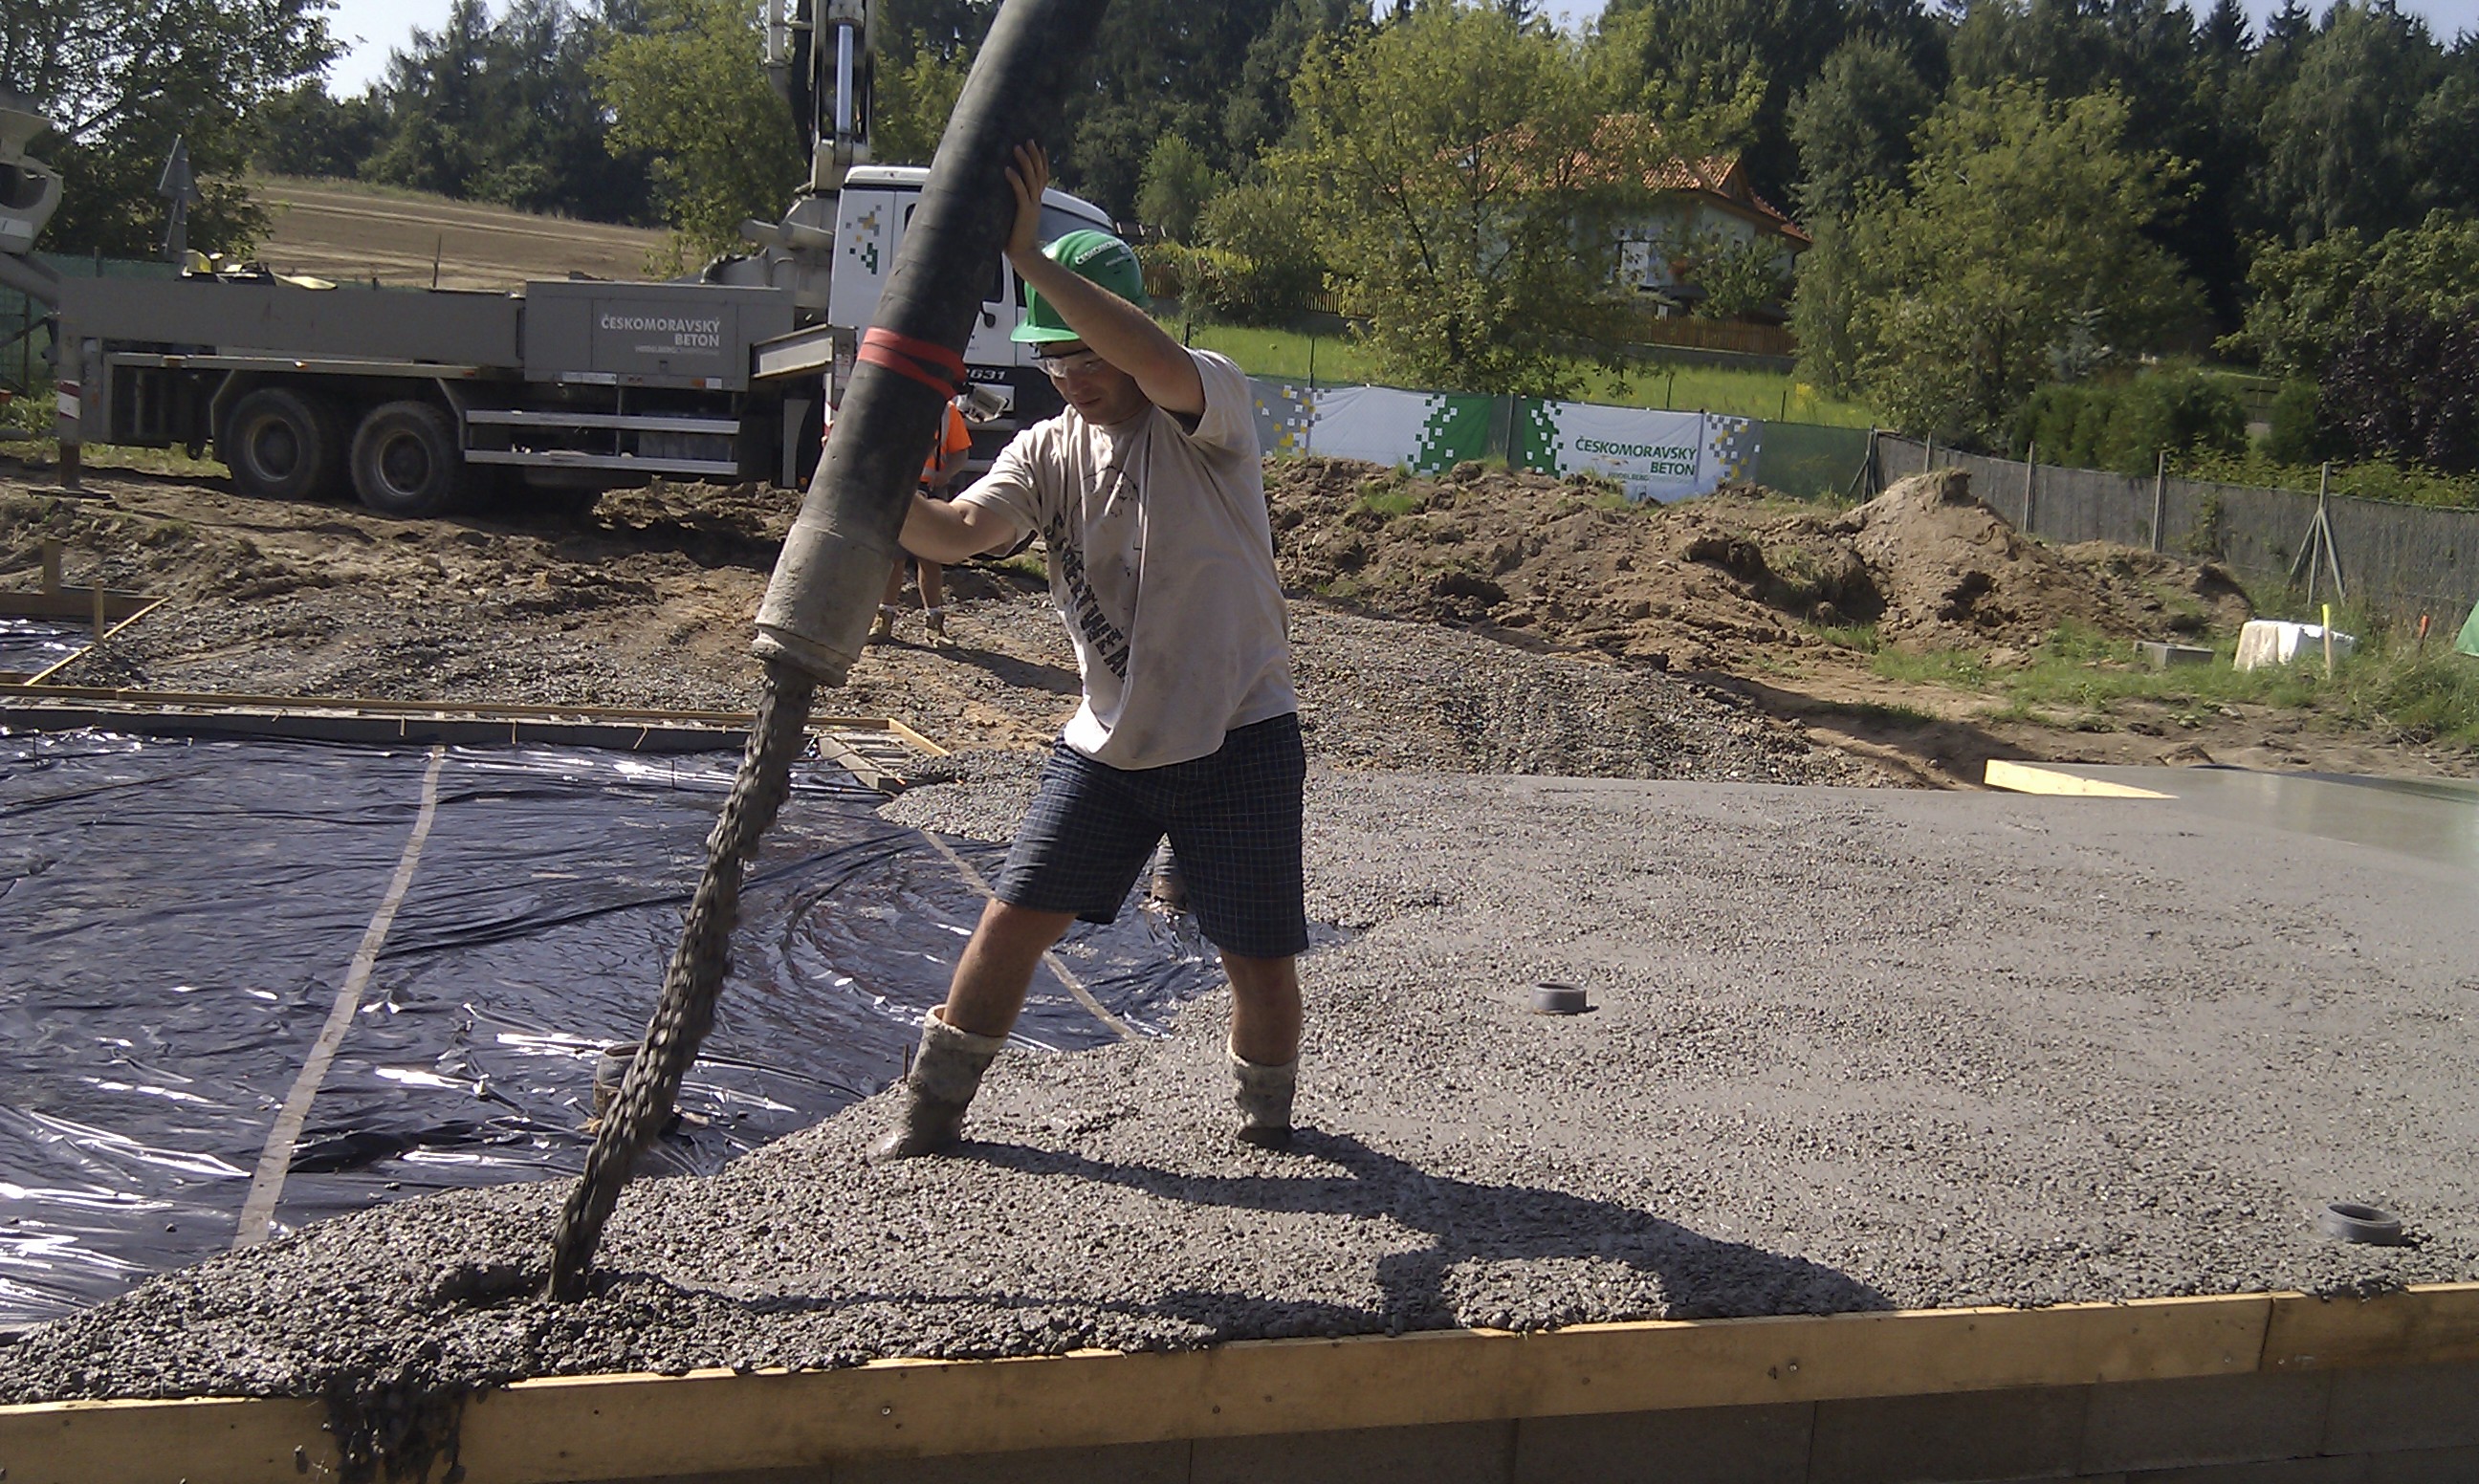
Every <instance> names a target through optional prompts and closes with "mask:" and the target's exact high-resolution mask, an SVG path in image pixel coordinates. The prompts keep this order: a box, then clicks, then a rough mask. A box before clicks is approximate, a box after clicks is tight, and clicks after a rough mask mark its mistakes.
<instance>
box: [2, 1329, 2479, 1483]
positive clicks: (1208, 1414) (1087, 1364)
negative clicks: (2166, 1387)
mask: <svg viewBox="0 0 2479 1484" xmlns="http://www.w3.org/2000/svg"><path fill="white" fill-rule="evenodd" d="M2431 1301H2433V1300H2430V1299H2427V1298H2426V1297H2424V1296H2423V1295H2422V1296H2417V1297H2414V1298H2413V1299H2412V1300H2411V1304H2410V1307H2413V1308H2415V1307H2417V1306H2418V1305H2420V1304H2422V1303H2426V1302H2431ZM2462 1301H2463V1300H2462V1299H2461V1297H2460V1296H2459V1295H2458V1294H2457V1295H2454V1296H2452V1297H2451V1298H2450V1299H2449V1300H2448V1302H2450V1303H2453V1304H2459V1303H2461V1302H2462ZM2274 1302H2275V1299H2274V1297H2273V1296H2272V1295H2267V1294H2252V1295H2239V1296H2236V1297H2227V1298H2179V1299H2162V1300H2157V1301H2146V1302H2141V1303H2132V1304H2082V1305H2071V1306H2065V1307H2060V1308H2054V1309H2028V1310H2015V1309H1962V1310H1926V1311H1910V1312H1893V1313H1883V1314H1854V1315H1836V1316H1829V1317H1823V1318H1819V1317H1808V1316H1800V1317H1789V1318H1759V1319H1720V1320H1689V1321H1680V1322H1653V1323H1637V1324H1603V1325H1587V1326H1580V1327H1577V1328H1574V1329H1568V1330H1560V1331H1554V1332H1550V1333H1545V1334H1531V1335H1515V1334H1506V1333H1502V1332H1493V1331H1470V1330H1454V1331H1443V1332H1436V1333H1426V1334H1416V1335H1406V1336H1403V1337H1400V1338H1396V1339H1390V1338H1387V1337H1383V1336H1369V1337H1362V1338H1352V1339H1342V1340H1308V1341H1303V1340H1283V1341H1257V1342H1247V1343H1235V1344H1227V1345H1221V1346H1217V1347H1215V1348H1212V1349H1206V1350H1195V1351H1188V1352H1184V1353H1178V1354H1139V1355H1122V1354H1118V1353H1115V1352H1110V1351H1086V1352H1080V1353H1077V1354H1073V1355H1066V1356H1059V1357H1053V1358H1045V1359H1028V1360H1009V1361H955V1362H948V1361H894V1362H882V1363H880V1364H877V1365H871V1366H864V1367H859V1368H856V1369H847V1370H831V1371H805V1372H800V1373H783V1372H774V1373H758V1374H754V1375H735V1374H733V1373H731V1372H729V1371H723V1370H713V1371H698V1372H692V1373H691V1374H689V1375H687V1376H684V1377H661V1376H591V1377H575V1378H556V1379H549V1380H540V1381H525V1382H520V1383H518V1384H516V1385H514V1386H511V1387H508V1388H506V1389H505V1390H504V1391H500V1392H496V1393H488V1394H482V1395H480V1396H477V1397H476V1398H474V1399H473V1401H472V1402H470V1403H469V1404H468V1405H467V1406H466V1408H465V1410H464V1420H463V1427H462V1433H461V1438H460V1445H461V1447H460V1454H459V1456H460V1459H461V1461H462V1462H463V1463H464V1465H465V1467H466V1470H467V1471H468V1473H469V1475H470V1476H471V1477H473V1478H476V1479H492V1480H497V1481H501V1484H553V1481H559V1484H566V1481H572V1480H589V1479H614V1478H630V1477H639V1478H642V1477H646V1476H650V1475H660V1474H666V1473H714V1472H724V1471H733V1470H756V1469H779V1468H798V1467H804V1466H813V1465H816V1464H819V1463H822V1462H825V1461H828V1460H831V1459H834V1458H841V1457H852V1456H860V1455H873V1454H874V1455H897V1456H935V1455H946V1454H958V1453H980V1452H1004V1451H1012V1450H1016V1449H1023V1448H1036V1447H1074V1446H1101V1445H1109V1444H1118V1443H1144V1442H1158V1441H1163V1440H1167V1439H1177V1438H1197V1437H1231V1436H1242V1435H1249V1434H1263V1433H1292V1432H1322V1431H1330V1430H1339V1429H1345V1428H1358V1427H1383V1426H1392V1425H1408V1424H1419V1423H1430V1422H1454V1421H1474V1420H1503V1419H1507V1418H1520V1417H1549V1416H1560V1415H1570V1414H1581V1413H1596V1412H1632V1411H1657V1410H1667V1409H1672V1408H1680V1407H1706V1406H1728V1405H1736V1404H1745V1403H1751V1402H1768V1401H1785V1400H1788V1401H1801V1400H1822V1399H1832V1398H1847V1397H1878V1396H1896V1395H1919V1394H1944V1393H1953V1392H1964V1391H1981V1390H1992V1389H1999V1388H2006V1387H2024V1386H2074V1385H2083V1384H2086V1383H2089V1382H2095V1381H2138V1380H2161V1379H2172V1378H2177V1377H2185V1376H2202V1375H2225V1374H2232V1373H2237V1372H2244V1371H2249V1370H2253V1369H2255V1368H2256V1365H2257V1362H2258V1358H2259V1356H2261V1355H2262V1353H2263V1351H2264V1348H2265V1330H2266V1326H2267V1323H2268V1320H2269V1317H2270V1313H2271V1309H2272V1305H2273V1303H2274ZM2457 1312H2458V1311H2457ZM2361 1353H2365V1354H2370V1355H2375V1356H2379V1357H2380V1356H2381V1351H2380V1350H2379V1351H2363V1352H2361ZM323 1420H324V1409H323V1407H322V1406H321V1405H320V1404H319V1403H316V1402H304V1401H176V1402H116V1403H103V1404H97V1403H91V1402H72V1403H64V1404H58V1405H52V1406H21V1407H0V1467H5V1468H6V1469H7V1470H8V1474H7V1477H8V1479H9V1480H10V1484H26V1481H28V1480H42V1481H51V1480H71V1479H74V1480H77V1481H79V1484H116V1481H120V1480H133V1481H134V1480H139V1479H152V1478H157V1477H160V1476H161V1475H162V1471H163V1469H164V1464H165V1461H166V1460H171V1459H177V1460H178V1461H179V1462H178V1470H179V1471H180V1473H181V1474H183V1475H184V1476H186V1477H188V1478H190V1479H192V1481H193V1484H210V1481H220V1480H224V1479H244V1478H262V1477H268V1476H270V1470H269V1467H268V1466H269V1465H270V1464H277V1465H281V1466H282V1467H281V1468H280V1469H277V1470H274V1471H272V1476H279V1477H280V1476H292V1463H293V1451H292V1450H293V1448H294V1446H300V1447H302V1448H304V1449H305V1453H304V1455H303V1456H304V1457H305V1459H306V1460H308V1461H309V1462H310V1464H311V1466H312V1467H314V1468H323V1467H326V1466H327V1463H328V1461H329V1460H331V1459H332V1456H333V1455H332V1453H331V1452H330V1451H329V1450H328V1449H327V1447H326V1445H325V1441H324V1438H325V1435H324V1434H322V1433H321V1432H320V1431H319V1424H320V1423H321V1422H322V1421H323Z"/></svg>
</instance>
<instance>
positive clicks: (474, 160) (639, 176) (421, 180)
mask: <svg viewBox="0 0 2479 1484" xmlns="http://www.w3.org/2000/svg"><path fill="white" fill-rule="evenodd" d="M640 24H641V23H640V22H639V20H638V18H637V17H636V15H635V14H634V12H633V7H631V8H628V9H627V10H626V11H623V10H620V9H619V8H617V7H614V6H612V5H609V4H606V6H605V8H604V11H603V13H602V14H601V15H600V16H586V15H580V14H578V13H576V12H575V11H573V10H572V9H570V7H569V5H568V4H567V3H566V0H513V3H512V4H510V5H509V6H508V8H507V11H506V13H504V14H503V15H501V16H500V17H499V18H498V20H496V21H494V20H493V19H492V17H491V13H490V9H489V6H488V5H487V4H486V3H485V0H454V4H453V5H452V6H451V7H450V8H449V11H448V13H447V22H446V24H444V25H443V26H441V28H440V29H439V30H438V31H436V32H431V31H421V30H417V31H415V32H414V33H413V39H412V42H411V45H410V46H409V47H408V48H407V49H405V50H402V51H399V52H397V53H396V54H395V55H394V56H393V57H391V58H390V59H389V62H388V80H387V82H386V84H385V85H384V86H383V87H382V88H381V89H380V90H379V106H380V111H381V114H382V115H383V122H382V126H381V127H382V130H383V138H382V139H381V140H380V141H379V142H378V144H377V146H376V147H375V148H374V149H373V150H371V154H370V157H369V158H368V159H367V160H366V161H365V162H364V163H363V166H362V171H361V173H362V174H364V175H366V176H368V177H369V178H371V179H372V180H381V181H386V182H388V183H390V184H393V185H399V186H410V187H412V188H414V189H415V190H418V191H435V192H440V193H441V194H444V195H449V196H454V197H457V198H459V199H463V200H482V201H499V202H503V203H505V204H507V205H510V206H515V207H519V208H522V209H524V210H527V211H559V212H568V213H572V214H574V215H576V216H582V217H594V218H597V219H601V220H606V221H642V220H646V219H648V218H649V217H650V215H651V212H652V202H651V200H650V197H649V194H648V192H647V189H646V176H647V165H648V162H647V160H646V159H645V158H644V157H643V156H641V155H633V156H632V155H627V154H625V153H624V154H622V155H615V154H614V153H613V152H612V151H611V150H610V149H608V148H606V147H605V142H604V141H605V135H606V133H607V131H608V125H607V121H606V120H605V118H604V117H603V112H602V105H601V102H600V101H599V100H598V99H597V98H596V96H595V93H594V75H595V74H594V66H595V62H596V59H597V58H599V57H600V56H601V54H602V53H603V51H604V50H605V49H606V48H607V47H608V46H609V45H611V44H612V42H613V40H614V39H615V38H618V37H619V36H621V35H623V34H624V33H625V31H626V29H627V28H629V27H632V26H637V25H640ZM750 66H751V67H752V69H753V70H754V68H755V66H756V59H755V57H754V54H753V55H752V57H751V59H750Z"/></svg>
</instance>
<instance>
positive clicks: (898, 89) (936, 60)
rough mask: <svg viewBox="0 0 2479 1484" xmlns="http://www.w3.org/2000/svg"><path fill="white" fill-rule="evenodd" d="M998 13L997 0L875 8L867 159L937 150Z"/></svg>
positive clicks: (910, 157)
mask: <svg viewBox="0 0 2479 1484" xmlns="http://www.w3.org/2000/svg"><path fill="white" fill-rule="evenodd" d="M997 15H998V4H997V0H887V3H886V4H884V5H882V7H881V8H880V10H879V14H878V35H879V42H878V54H879V55H878V80H877V90H876V94H875V96H874V97H873V98H872V100H871V113H870V121H869V131H870V153H871V155H872V157H873V158H875V159H877V160H879V161H881V162H882V163H884V164H887V165H928V164H929V163H930V161H931V158H932V157H933V156H934V155H936V154H937V152H938V141H939V139H940V138H941V137H942V136H944V135H945V134H946V132H947V119H948V116H949V115H952V114H954V113H955V112H956V99H957V98H958V97H959V96H961V95H962V93H963V90H964V79H965V77H966V76H967V75H969V74H970V73H971V71H972V68H973V58H974V57H975V55H977V54H978V53H979V52H980V50H981V46H982V38H984V37H985V36H987V35H988V34H989V29H990V22H991V21H992V20H994V19H996V18H997Z"/></svg>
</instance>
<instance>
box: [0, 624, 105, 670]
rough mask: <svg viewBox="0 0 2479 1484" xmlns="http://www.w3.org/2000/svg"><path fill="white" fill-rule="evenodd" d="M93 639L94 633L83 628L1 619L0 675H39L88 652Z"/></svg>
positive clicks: (87, 628)
mask: <svg viewBox="0 0 2479 1484" xmlns="http://www.w3.org/2000/svg"><path fill="white" fill-rule="evenodd" d="M93 638H94V630H93V629H92V628H91V627H86V626H83V625H77V626H72V625H67V624H55V623H53V622H51V621H50V620H49V619H25V618H0V673H6V674H11V675H40V674H41V673H42V672H44V671H46V670H49V669H50V668H52V667H53V666H54V665H57V664H59V663H60V662H61V661H62V660H64V659H66V658H68V657H69V656H70V655H72V654H74V653H76V652H78V651H80V650H82V649H85V648H86V647H87V645H88V644H89V642H91V641H92V640H93Z"/></svg>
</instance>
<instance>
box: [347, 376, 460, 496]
mask: <svg viewBox="0 0 2479 1484" xmlns="http://www.w3.org/2000/svg"><path fill="white" fill-rule="evenodd" d="M353 491H354V493H355V494H357V495H359V496H361V498H362V503H363V504H365V505H368V506H370V507H371V509H372V510H375V511H377V512H378V513H379V514H381V515H393V516H401V517H403V518H405V519H408V520H420V519H422V518H424V517H427V516H434V515H444V514H446V513H447V511H449V510H452V509H454V508H455V506H456V502H457V501H458V500H459V499H462V498H463V496H464V494H465V455H464V452H463V450H461V449H460V448H457V446H456V422H455V420H454V419H452V418H450V417H448V415H447V413H446V412H445V411H444V410H442V409H440V408H437V407H434V406H432V405H431V404H430V403H428V402H388V403H385V404H383V405H381V406H378V407H374V408H372V409H371V414H370V416H368V417H366V418H364V419H362V425H361V428H360V430H359V431H357V432H355V433H354V434H353Z"/></svg>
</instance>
